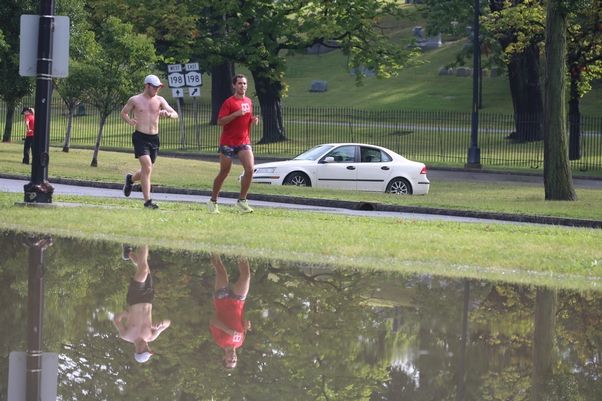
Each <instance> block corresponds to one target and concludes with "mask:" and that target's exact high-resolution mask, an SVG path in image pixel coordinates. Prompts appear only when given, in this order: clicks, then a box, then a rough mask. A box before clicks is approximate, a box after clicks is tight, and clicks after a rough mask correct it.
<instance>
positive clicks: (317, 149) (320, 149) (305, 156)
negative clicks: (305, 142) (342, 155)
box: [294, 145, 333, 160]
mask: <svg viewBox="0 0 602 401" xmlns="http://www.w3.org/2000/svg"><path fill="white" fill-rule="evenodd" d="M332 147H333V145H318V146H314V147H313V148H311V149H309V150H306V151H305V152H303V153H301V154H300V155H299V156H297V157H295V159H294V160H317V159H318V158H319V157H320V156H322V155H323V154H324V152H326V151H327V150H328V149H332Z"/></svg>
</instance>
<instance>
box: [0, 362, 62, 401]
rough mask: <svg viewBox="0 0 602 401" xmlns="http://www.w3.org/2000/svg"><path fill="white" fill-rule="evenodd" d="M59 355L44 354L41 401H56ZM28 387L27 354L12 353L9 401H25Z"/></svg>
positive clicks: (9, 365) (9, 368) (9, 370)
mask: <svg viewBox="0 0 602 401" xmlns="http://www.w3.org/2000/svg"><path fill="white" fill-rule="evenodd" d="M58 372H59V355H58V354H56V353H52V352H43V353H42V372H41V383H40V390H41V394H40V395H41V398H40V399H41V400H42V401H50V400H52V401H56V390H57V383H58ZM26 386H27V353H26V352H20V351H12V352H11V353H10V354H9V357H8V401H25V398H26V397H25V395H26V391H27V389H26Z"/></svg>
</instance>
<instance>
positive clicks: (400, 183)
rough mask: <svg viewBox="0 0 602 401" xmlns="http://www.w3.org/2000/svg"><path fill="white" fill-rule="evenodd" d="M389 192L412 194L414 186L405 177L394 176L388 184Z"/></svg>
mask: <svg viewBox="0 0 602 401" xmlns="http://www.w3.org/2000/svg"><path fill="white" fill-rule="evenodd" d="M386 192H387V193H390V194H395V195H412V186H411V185H410V183H409V182H408V180H406V179H405V178H400V177H397V178H393V179H392V180H391V182H389V185H387V190H386Z"/></svg>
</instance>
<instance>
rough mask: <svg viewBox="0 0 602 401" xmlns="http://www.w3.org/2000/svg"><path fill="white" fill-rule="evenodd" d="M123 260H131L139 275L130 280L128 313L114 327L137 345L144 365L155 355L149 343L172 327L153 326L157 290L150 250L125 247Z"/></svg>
mask: <svg viewBox="0 0 602 401" xmlns="http://www.w3.org/2000/svg"><path fill="white" fill-rule="evenodd" d="M123 258H124V259H127V260H131V261H132V263H134V266H136V272H135V273H134V276H133V277H132V279H131V280H130V285H129V287H128V292H127V299H126V300H127V305H128V306H127V309H126V310H125V311H123V312H120V313H118V314H117V315H115V317H114V318H113V324H114V325H115V327H116V328H117V330H118V331H119V337H121V338H122V339H123V340H125V341H127V342H130V343H132V344H134V359H135V360H136V361H137V362H140V363H144V362H146V361H148V360H149V359H150V357H151V356H152V355H153V351H152V350H151V348H150V346H149V345H148V343H150V342H151V341H154V340H155V339H156V338H157V337H159V334H161V333H162V332H163V331H164V330H165V329H167V328H168V327H169V326H170V325H171V321H170V320H162V321H160V322H159V323H158V324H153V317H152V312H153V300H154V297H155V290H154V288H153V279H152V276H151V272H150V268H149V266H148V246H147V245H144V246H140V247H138V248H136V249H133V250H132V249H131V248H129V247H124V252H123Z"/></svg>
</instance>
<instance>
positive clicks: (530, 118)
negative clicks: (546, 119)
mask: <svg viewBox="0 0 602 401" xmlns="http://www.w3.org/2000/svg"><path fill="white" fill-rule="evenodd" d="M522 2H523V0H512V2H511V5H510V6H511V7H513V6H516V5H517V4H520V3H522ZM506 6H507V2H506V1H505V0H489V9H490V10H491V11H493V12H496V11H501V10H503V9H504V8H505V7H506ZM515 34H516V32H514V31H509V32H508V33H507V35H505V36H503V37H502V38H500V39H499V43H500V45H501V46H502V48H503V49H505V48H506V47H508V45H510V44H511V43H513V42H514V41H515V36H516V35H515ZM507 68H508V83H509V84H510V95H511V97H512V106H513V109H514V125H515V131H514V132H513V133H512V134H511V135H510V136H509V138H510V139H515V140H517V141H519V142H526V141H538V140H541V139H542V138H543V135H544V134H543V121H542V118H543V95H542V88H541V83H540V78H541V76H540V61H539V48H538V46H537V45H536V44H532V45H530V46H528V47H527V48H525V51H524V52H523V53H520V54H515V55H513V56H512V58H511V60H510V63H509V64H508V66H507Z"/></svg>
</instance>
